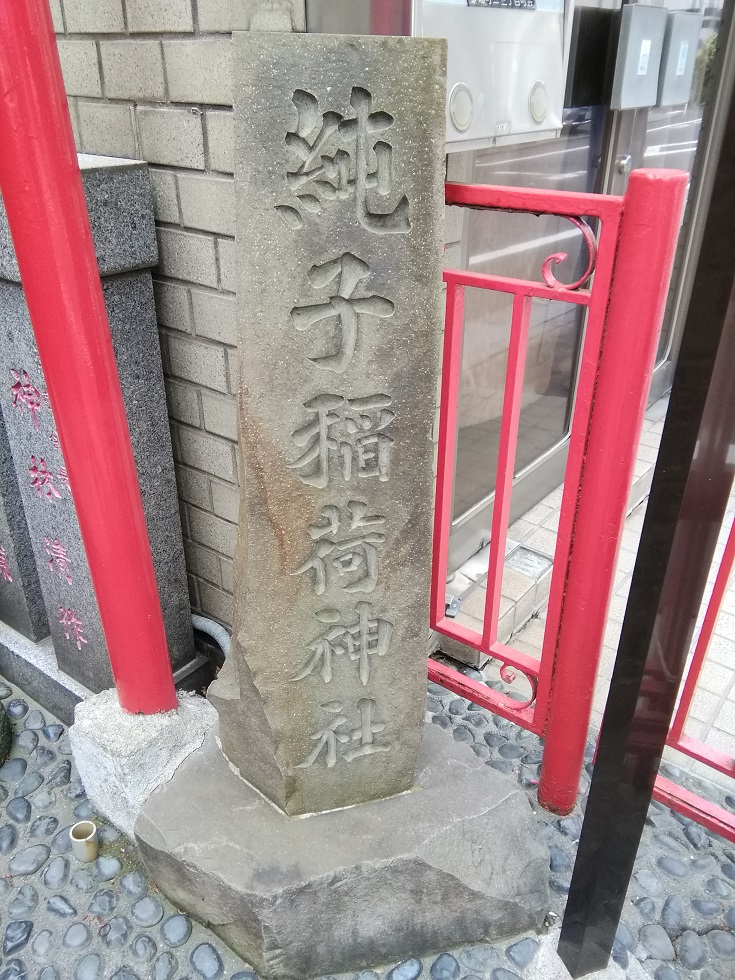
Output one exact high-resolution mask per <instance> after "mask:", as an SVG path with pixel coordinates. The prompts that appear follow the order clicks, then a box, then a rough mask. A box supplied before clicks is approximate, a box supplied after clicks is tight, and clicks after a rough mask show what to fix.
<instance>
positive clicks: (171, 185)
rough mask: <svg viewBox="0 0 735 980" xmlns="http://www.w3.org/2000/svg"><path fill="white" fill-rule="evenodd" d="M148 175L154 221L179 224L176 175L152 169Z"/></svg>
mask: <svg viewBox="0 0 735 980" xmlns="http://www.w3.org/2000/svg"><path fill="white" fill-rule="evenodd" d="M148 174H149V176H150V179H151V192H152V194H153V213H154V215H155V218H156V221H165V222H166V223H168V224H173V225H178V224H180V223H181V216H180V215H179V198H178V194H177V191H176V174H175V173H173V172H172V171H171V170H156V169H154V168H151V169H150V170H149V171H148Z"/></svg>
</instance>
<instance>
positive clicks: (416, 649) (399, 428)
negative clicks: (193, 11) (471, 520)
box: [210, 33, 444, 814]
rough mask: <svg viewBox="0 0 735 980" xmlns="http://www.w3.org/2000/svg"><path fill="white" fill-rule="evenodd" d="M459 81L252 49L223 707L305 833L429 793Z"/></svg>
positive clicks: (290, 46)
mask: <svg viewBox="0 0 735 980" xmlns="http://www.w3.org/2000/svg"><path fill="white" fill-rule="evenodd" d="M443 59H444V45H443V43H441V42H438V41H433V40H425V41H424V40H418V39H417V40H414V41H410V42H407V41H406V40H405V39H401V38H375V39H372V38H355V39H352V40H351V41H350V42H349V43H345V42H344V41H343V39H341V38H328V37H316V36H309V37H304V36H299V35H295V34H277V35H276V34H244V33H243V34H236V35H235V65H236V68H235V87H236V100H237V101H238V103H239V106H240V111H239V112H238V113H237V115H236V137H235V138H236V158H237V160H238V169H237V173H236V186H237V191H238V226H237V230H238V241H239V248H240V280H239V283H238V296H239V304H240V323H241V349H242V354H243V366H242V372H241V374H242V378H243V389H242V392H241V396H240V436H241V457H242V465H243V476H244V480H243V487H244V489H243V493H244V496H243V507H242V514H241V532H240V533H241V539H240V546H239V551H238V563H237V592H236V597H235V628H234V643H233V652H232V655H231V657H230V659H229V661H228V663H227V665H226V667H225V670H224V672H223V676H222V680H221V681H218V682H217V684H216V685H215V686H214V688H213V691H212V693H211V695H210V696H211V698H212V700H213V703H214V704H215V706H216V707H217V709H218V711H219V714H220V730H221V737H222V745H223V748H224V751H225V753H226V754H227V756H228V758H229V759H230V761H231V762H232V763H233V764H234V765H235V766H236V767H237V768H238V769H239V770H240V772H241V773H242V775H243V776H244V778H245V779H247V780H248V781H249V782H251V783H252V784H253V785H254V786H256V787H257V788H258V789H260V790H261V791H262V792H263V793H264V794H265V795H266V796H268V797H269V798H270V799H272V800H273V802H274V803H276V804H277V805H278V806H280V807H281V808H283V809H284V810H285V811H286V812H287V813H292V814H295V813H306V812H313V811H317V810H328V809H333V808H334V807H340V806H348V805H350V804H353V803H360V802H363V801H364V800H368V799H374V798H376V797H383V796H389V795H391V794H394V793H400V792H402V791H404V790H407V789H409V788H410V787H411V785H412V781H413V775H414V770H415V766H416V758H417V753H418V749H419V741H420V737H421V731H422V727H423V713H424V698H425V693H426V691H425V688H426V640H425V636H426V623H427V622H428V615H429V613H428V591H427V589H428V582H429V578H430V574H429V570H430V561H431V534H432V508H433V494H434V483H433V444H432V440H431V430H432V423H433V419H434V399H435V393H436V387H437V375H438V370H439V342H440V335H441V325H442V309H441V294H440V287H441V254H442V231H443V226H442V221H441V217H442V206H443V168H444V86H443V84H442V72H443ZM273 63H276V64H278V65H279V71H278V73H277V74H276V75H273V74H271V73H270V72H269V68H268V66H269V65H271V64H273ZM266 77H267V86H266V85H264V84H263V81H262V80H263V79H265V78H266Z"/></svg>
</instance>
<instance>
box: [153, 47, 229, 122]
mask: <svg viewBox="0 0 735 980" xmlns="http://www.w3.org/2000/svg"><path fill="white" fill-rule="evenodd" d="M163 56H164V58H165V60H166V77H167V79H168V91H169V97H170V99H171V101H172V102H199V103H206V104H207V105H227V106H231V105H232V42H231V39H230V38H213V37H212V38H210V37H199V38H196V39H192V40H184V41H164V42H163Z"/></svg>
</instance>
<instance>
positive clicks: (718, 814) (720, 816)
mask: <svg viewBox="0 0 735 980" xmlns="http://www.w3.org/2000/svg"><path fill="white" fill-rule="evenodd" d="M727 519H729V518H726V520H727ZM733 564H735V521H733V523H732V524H731V526H730V533H729V536H728V539H727V544H726V545H725V551H724V553H723V555H722V560H721V561H720V565H719V568H718V570H717V576H716V578H715V583H714V587H713V589H712V595H711V597H710V600H709V602H708V604H707V611H706V612H705V615H704V621H703V623H702V629H701V632H700V634H699V638H698V640H697V642H696V645H695V647H694V655H693V657H692V661H691V663H690V664H689V668H688V670H687V673H686V678H685V680H684V686H683V687H682V693H681V698H680V700H679V706H678V708H677V709H676V714H675V715H674V720H673V722H672V725H671V731H670V732H669V737H668V739H667V744H668V745H669V746H670V747H671V748H673V749H676V750H677V751H679V752H683V753H684V755H688V756H689V757H690V758H692V759H696V760H697V761H698V762H702V763H704V765H706V766H709V767H710V768H711V769H716V770H717V771H718V772H721V773H724V774H725V775H728V776H735V758H733V757H732V756H729V755H727V754H725V753H724V752H720V751H719V750H718V749H715V748H713V747H712V746H711V745H707V744H705V743H704V742H702V741H701V740H700V739H696V738H692V736H691V735H686V734H684V725H685V723H686V720H687V717H688V715H689V711H690V709H691V706H692V699H693V697H694V693H695V690H696V687H697V681H698V680H699V675H700V673H701V671H702V667H703V666H704V661H705V657H706V656H707V650H708V649H709V645H710V643H711V641H712V634H713V633H714V630H715V625H716V623H717V617H718V616H719V614H720V611H721V609H722V603H723V601H724V599H725V594H726V592H727V587H728V583H729V581H730V578H731V576H732V570H733ZM642 696H644V697H645V691H644V692H643V694H642ZM653 796H654V799H657V800H659V801H660V802H661V803H665V804H666V805H667V806H670V807H673V809H675V810H678V811H679V812H680V813H683V814H684V815H685V816H687V817H691V819H692V820H696V821H697V822H698V823H701V824H703V825H704V826H705V827H707V828H708V829H709V830H713V831H714V832H715V833H717V834H720V835H721V836H722V837H726V838H727V839H728V840H731V841H734V842H735V816H734V815H733V814H732V813H729V812H728V811H727V810H725V809H724V808H723V807H720V806H717V805H716V804H714V803H711V802H709V801H708V800H705V799H703V798H702V797H701V796H698V795H697V794H696V793H693V792H691V791H690V790H687V789H685V788H684V787H683V786H678V785H677V784H676V783H674V782H672V781H671V780H669V779H666V778H665V777H664V776H661V775H659V776H657V778H656V784H655V787H654V790H653Z"/></svg>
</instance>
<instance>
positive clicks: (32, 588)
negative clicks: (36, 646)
mask: <svg viewBox="0 0 735 980" xmlns="http://www.w3.org/2000/svg"><path fill="white" fill-rule="evenodd" d="M0 620H1V621H2V622H3V623H7V624H8V626H11V627H12V628H13V629H14V630H16V631H17V632H18V633H22V635H23V636H25V637H27V638H28V639H29V640H34V641H37V640H42V639H43V638H44V637H45V636H48V635H49V626H48V617H47V616H46V607H45V605H44V602H43V596H42V594H41V583H40V582H39V580H38V570H37V569H36V562H35V560H34V558H33V549H32V547H31V539H30V536H29V534H28V525H27V524H26V516H25V513H24V511H23V503H22V501H21V499H20V489H19V488H18V480H17V478H16V475H15V468H14V467H13V458H12V456H11V454H10V446H9V444H8V435H7V433H6V431H5V422H4V421H3V418H2V415H1V414H0Z"/></svg>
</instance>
